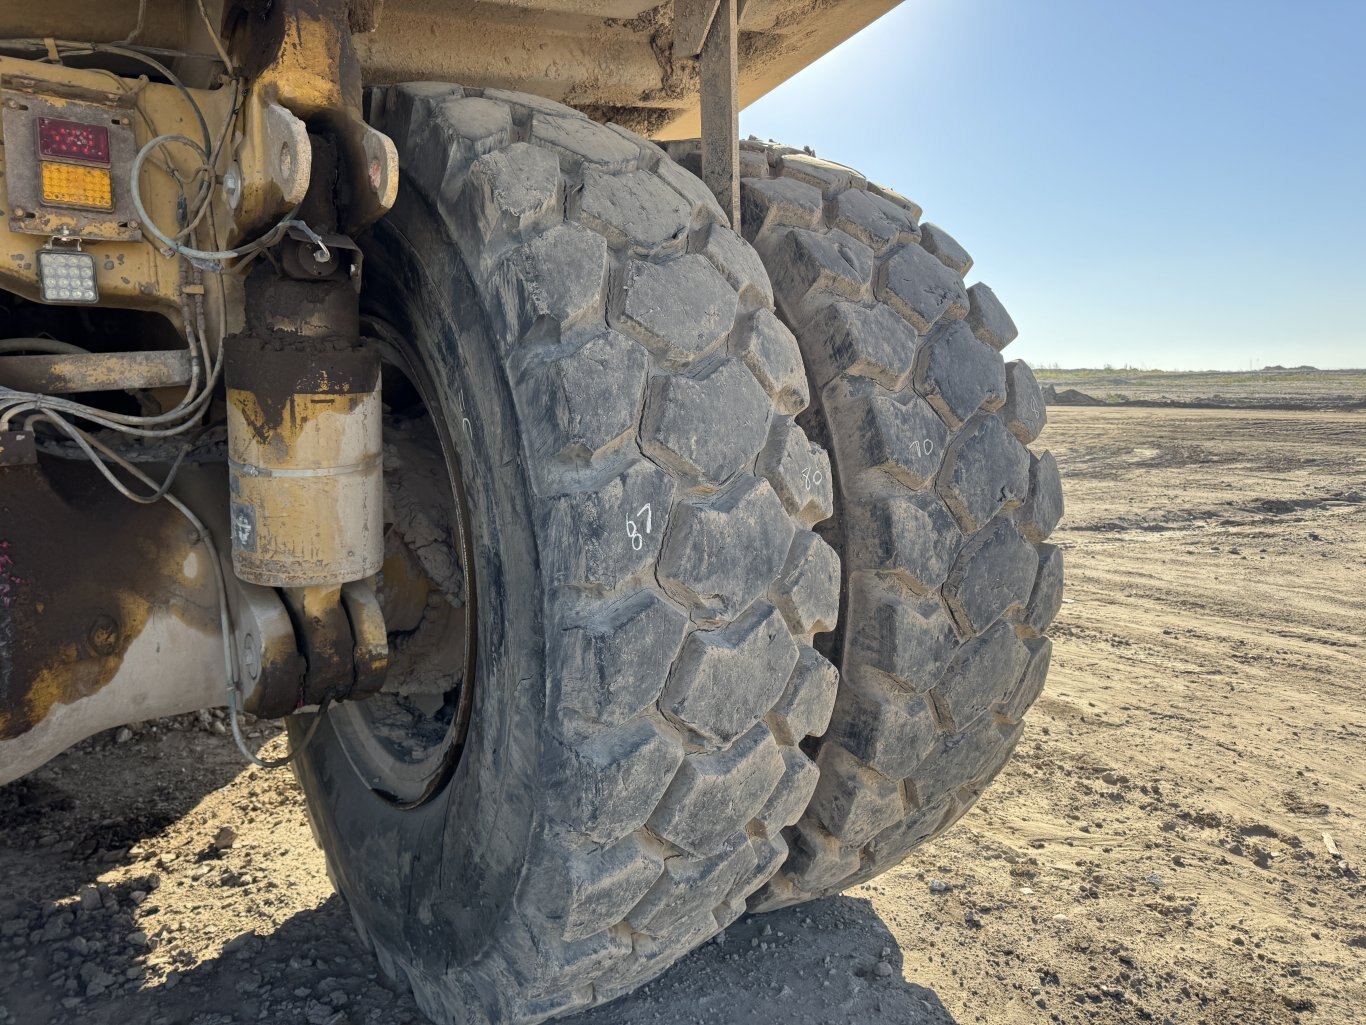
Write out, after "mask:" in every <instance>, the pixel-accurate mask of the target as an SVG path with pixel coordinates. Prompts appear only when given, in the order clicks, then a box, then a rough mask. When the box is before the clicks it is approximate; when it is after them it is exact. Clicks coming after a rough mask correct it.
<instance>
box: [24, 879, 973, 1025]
mask: <svg viewBox="0 0 1366 1025" xmlns="http://www.w3.org/2000/svg"><path fill="white" fill-rule="evenodd" d="M125 897H126V895H125V894H123V893H121V892H118V888H114V892H112V894H111V906H114V905H115V904H118V903H119V902H121V901H122V900H123V899H124V898H125ZM83 931H84V930H82V929H81V928H80V924H79V922H78V923H77V926H76V930H75V932H76V933H81V932H83ZM86 934H87V935H89V933H88V932H86ZM67 935H70V934H69V933H68V934H67ZM111 939H112V937H111ZM100 946H101V944H99V942H98V941H96V942H94V943H92V944H91V945H90V949H91V954H90V955H89V956H87V957H85V958H84V959H83V960H82V962H81V964H80V967H79V969H78V972H77V973H76V974H75V978H77V979H79V980H80V982H79V985H76V986H67V987H66V988H65V989H61V988H59V987H55V986H52V985H51V984H50V983H47V982H45V981H44V980H45V978H46V977H48V976H49V975H50V974H51V973H53V972H60V971H62V970H63V967H64V966H65V970H66V971H67V973H68V974H71V965H70V962H69V961H67V959H66V957H64V956H61V955H58V956H57V958H56V959H55V960H54V958H53V956H52V955H53V952H54V951H58V950H62V949H63V947H62V945H60V944H59V945H54V946H53V947H51V948H49V950H48V954H47V956H46V957H40V958H39V959H38V960H37V961H35V962H34V963H32V965H31V966H30V967H31V970H32V972H33V975H34V978H33V979H32V981H31V982H30V983H29V985H27V986H24V985H20V986H18V987H16V988H15V989H14V990H11V992H9V993H8V994H7V995H6V1001H7V1002H8V1003H9V1010H10V1014H11V1015H12V1017H11V1018H10V1021H12V1022H28V1021H33V1022H38V1021H54V1022H58V1023H65V1022H81V1023H91V1025H128V1023H129V1022H137V1023H138V1025H247V1023H256V1022H261V1021H265V1022H272V1023H278V1022H300V1023H309V1025H422V1023H424V1022H425V1021H426V1019H425V1017H424V1016H423V1015H422V1013H421V1012H420V1011H419V1010H418V1009H417V1006H416V1005H415V1004H414V1002H413V999H412V996H411V995H410V994H409V993H408V992H407V990H406V988H403V987H396V986H394V985H393V984H391V983H389V982H388V981H387V980H385V978H384V977H383V976H382V975H381V974H380V973H379V972H378V970H377V966H376V965H375V962H374V960H373V958H372V956H371V954H370V952H369V950H367V949H366V948H365V947H364V945H363V944H362V943H361V942H360V940H359V938H358V937H357V936H356V934H355V931H354V929H353V928H352V925H351V921H350V916H349V915H348V914H347V912H346V909H345V907H344V905H343V903H342V901H341V899H340V898H338V897H336V896H333V897H331V898H329V899H328V900H327V901H326V902H325V903H324V904H322V905H321V906H320V907H318V908H316V909H313V910H310V911H304V912H300V913H299V914H296V915H294V916H293V917H291V918H289V919H288V920H286V921H285V922H284V923H283V924H282V925H281V926H280V927H279V928H278V929H277V930H275V932H273V933H271V934H269V935H264V936H261V935H255V934H252V933H245V934H242V935H240V936H237V937H234V938H232V939H230V940H229V941H228V943H227V944H226V946H225V947H224V949H223V952H222V953H221V954H220V955H219V956H218V957H215V958H213V959H210V960H207V961H203V962H200V963H199V964H197V965H194V966H193V967H187V968H186V969H184V970H183V971H176V972H174V973H172V975H171V976H169V977H164V978H162V979H160V980H159V981H157V982H155V983H151V984H144V986H143V988H135V989H133V991H132V992H127V988H128V987H127V984H125V985H124V987H123V989H124V992H123V993H122V994H120V995H115V993H116V992H117V988H115V991H114V992H110V993H108V994H105V993H100V992H96V993H95V994H94V995H93V996H87V995H86V987H87V986H88V984H89V981H91V980H93V981H95V982H96V984H97V986H98V985H99V983H100V982H101V981H102V980H106V979H108V980H115V979H117V980H119V981H120V982H122V980H123V979H124V978H125V977H132V976H136V974H137V972H138V965H137V962H138V959H137V958H132V959H130V958H128V957H127V956H118V955H117V953H116V952H117V951H119V950H120V949H121V945H120V944H118V943H117V942H112V943H108V944H107V945H105V949H106V950H107V951H108V954H107V955H103V956H102V955H101V953H100V952H99V951H98V948H99V947H100ZM65 949H67V950H69V947H66V948H65ZM879 965H882V966H885V967H882V968H879ZM901 968H902V957H901V952H900V950H899V949H898V948H897V946H896V942H895V941H894V940H893V938H892V935H891V933H890V931H888V929H887V927H886V925H885V924H884V923H883V922H882V920H881V919H879V918H878V916H877V915H876V914H875V913H874V912H873V909H872V906H871V905H870V903H869V902H868V901H866V900H861V899H855V898H851V897H833V898H829V899H827V900H824V901H820V902H817V903H814V904H809V905H802V906H799V907H796V908H788V909H784V910H781V911H776V912H772V913H770V914H766V915H751V916H747V917H745V918H743V919H741V920H740V921H738V922H736V923H735V924H733V925H732V926H731V927H730V928H729V929H727V930H726V931H725V933H724V934H723V936H722V938H721V939H720V940H719V941H717V940H713V941H711V942H709V943H707V944H705V945H703V946H702V947H701V948H700V949H698V950H696V951H694V952H692V953H691V954H689V955H688V956H687V957H685V958H683V960H681V961H679V962H678V963H677V964H675V965H674V966H673V967H672V968H670V969H669V970H668V971H666V972H665V973H664V974H663V975H662V976H660V977H659V978H658V979H656V980H655V981H653V982H651V983H649V984H648V985H646V986H644V987H642V988H641V989H638V990H636V991H635V992H634V993H630V994H628V995H626V996H624V997H622V998H621V999H619V1000H616V1001H614V1002H612V1003H610V1004H607V1005H604V1006H602V1007H597V1008H593V1009H592V1010H589V1011H586V1012H582V1013H579V1014H577V1015H573V1016H571V1017H568V1018H564V1019H561V1020H562V1021H564V1022H565V1023H566V1025H608V1023H610V1025H644V1023H647V1022H648V1023H650V1025H661V1023H662V1025H669V1023H679V1025H681V1023H685V1022H686V1023H687V1025H693V1023H712V1022H714V1023H716V1025H731V1023H741V1022H761V1021H762V1022H771V1021H774V1020H775V1019H780V1020H782V1021H783V1022H784V1025H827V1023H830V1022H844V1021H848V1022H859V1023H860V1025H865V1023H866V1025H956V1023H955V1019H954V1018H953V1016H952V1015H951V1014H950V1013H949V1012H948V1011H947V1010H946V1009H945V1007H944V1005H943V1003H942V1002H941V1001H940V1000H939V997H938V996H937V995H936V994H935V993H934V992H933V991H932V990H930V989H927V988H926V987H923V986H919V985H916V984H915V983H913V982H907V981H906V980H904V979H903V978H902V974H901ZM130 972H131V975H130ZM134 985H137V984H136V983H134Z"/></svg>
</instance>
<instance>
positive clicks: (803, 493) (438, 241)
mask: <svg viewBox="0 0 1366 1025" xmlns="http://www.w3.org/2000/svg"><path fill="white" fill-rule="evenodd" d="M368 104H369V107H368V110H369V116H370V119H371V121H372V122H373V123H374V124H375V125H376V126H377V127H378V128H379V129H380V130H382V131H384V132H385V133H387V134H388V135H389V136H390V137H391V138H393V139H394V140H395V141H396V143H397V144H398V147H399V151H400V154H401V168H402V174H403V185H402V187H401V189H400V195H399V200H398V204H397V206H396V208H395V209H394V211H393V212H392V213H391V214H390V215H389V216H388V217H387V218H385V219H384V220H383V221H382V222H381V223H380V224H379V225H378V226H377V227H376V228H375V230H374V231H373V235H372V237H370V238H369V239H368V240H367V241H365V242H364V249H365V253H366V260H365V275H366V285H365V289H364V292H363V305H364V308H365V312H366V313H367V315H369V316H370V317H372V318H374V320H375V321H376V322H379V321H383V322H385V323H387V324H388V325H389V328H388V329H387V331H388V333H389V334H390V335H391V336H392V337H394V338H398V339H402V340H406V344H407V346H408V349H409V358H410V359H411V361H412V363H413V365H414V366H415V367H416V370H417V373H418V374H419V376H422V377H424V378H425V379H426V380H427V382H428V384H427V389H428V391H429V403H428V404H429V405H431V406H432V407H434V409H435V410H436V412H438V413H439V414H440V416H441V417H442V418H443V419H444V421H445V422H446V423H448V424H449V425H451V427H452V430H451V431H450V432H449V433H450V439H451V444H452V445H453V448H454V450H455V454H456V455H457V456H458V463H459V467H460V474H461V476H462V478H463V487H464V492H465V502H466V505H467V507H468V521H467V522H468V529H469V531H470V533H471V535H472V542H473V543H472V545H471V548H472V551H473V552H474V558H473V562H474V565H472V566H469V567H466V568H465V574H466V576H467V577H468V578H469V580H470V581H471V583H470V591H471V595H472V597H473V599H474V600H475V602H476V606H477V620H476V622H475V624H474V630H475V636H476V637H477V642H476V648H475V652H474V671H473V705H472V710H471V717H470V725H469V729H468V735H467V736H466V737H465V738H464V741H463V753H462V754H461V756H460V759H459V762H458V764H457V765H456V766H455V769H454V771H453V775H452V776H451V777H450V779H449V782H448V783H446V784H445V786H444V788H441V789H440V790H439V791H438V792H437V793H435V794H434V795H432V796H431V797H430V799H428V800H425V801H422V802H420V803H416V802H409V803H410V804H413V805H414V806H409V807H403V806H401V805H400V803H398V802H395V801H394V800H392V799H386V796H385V794H384V793H382V792H381V791H383V790H384V781H383V780H377V779H366V778H363V776H362V774H361V773H360V772H358V771H357V770H356V769H355V768H353V764H354V759H353V758H352V757H351V756H350V755H349V754H348V749H347V746H346V740H345V737H344V736H342V733H343V732H344V731H343V729H342V726H341V725H339V724H341V723H343V721H344V720H343V718H342V716H343V715H344V714H345V710H346V706H340V707H339V708H338V709H334V710H333V712H332V713H329V715H328V716H327V717H326V718H325V720H324V723H323V725H322V728H321V729H320V730H319V732H318V735H317V737H316V738H315V740H314V741H313V743H312V744H311V745H309V746H308V747H307V748H306V749H305V750H304V751H303V752H302V755H301V757H300V759H299V762H298V774H299V777H300V779H301V781H302V785H303V787H304V790H305V791H306V793H307V796H308V807H309V814H310V816H311V819H312V822H313V825H314V829H315V832H316V834H317V836H318V837H319V839H320V842H321V844H322V846H323V848H324V850H325V852H326V856H327V862H328V866H329V870H330V872H331V875H332V877H333V880H334V883H335V885H336V887H337V889H338V890H339V892H340V893H341V894H342V895H343V896H344V897H345V899H346V901H347V903H348V904H349V906H350V909H351V911H352V913H353V916H354V918H355V921H356V923H357V925H358V927H359V928H360V930H361V931H362V933H363V935H364V936H365V937H366V938H367V939H368V941H369V943H370V944H371V945H372V946H373V948H374V950H375V953H376V954H377V956H378V959H379V961H380V964H381V966H382V968H383V969H384V971H385V972H386V973H387V974H388V975H389V976H391V977H395V978H397V979H402V980H406V981H407V983H408V984H410V985H411V987H412V990H413V993H414V996H415V997H416V999H417V1002H418V1004H419V1005H420V1006H421V1008H422V1009H423V1010H424V1011H425V1012H426V1013H427V1014H428V1015H430V1016H431V1017H433V1018H434V1019H436V1020H438V1021H444V1022H462V1023H463V1022H475V1023H493V1022H498V1023H503V1022H519V1023H521V1022H534V1021H539V1020H542V1019H544V1018H547V1017H549V1016H551V1015H556V1014H561V1013H564V1012H567V1011H570V1010H572V1009H575V1008H580V1007H584V1006H588V1005H591V1004H594V1003H598V1002H601V1001H605V1000H609V999H611V998H612V997H613V996H615V995H618V994H621V993H625V992H627V991H629V990H631V989H633V988H634V987H636V986H638V985H640V984H641V983H642V982H645V981H647V980H649V979H650V978H652V977H654V976H655V975H657V974H659V973H660V972H661V971H663V970H664V969H665V968H666V967H668V966H669V965H670V964H671V963H672V962H673V961H674V960H675V959H676V958H678V957H679V956H680V955H682V954H683V953H685V952H687V951H689V950H691V949H692V948H693V947H695V946H696V945H697V944H699V943H701V942H703V941H704V940H706V939H707V938H708V937H710V936H712V935H713V934H715V933H716V932H717V931H718V930H719V929H721V928H723V927H724V926H726V925H727V924H729V923H730V922H731V921H732V920H734V919H735V918H736V917H737V916H738V915H740V914H741V913H742V911H743V910H744V908H745V906H746V900H747V898H748V897H749V896H750V895H751V894H752V893H753V892H754V891H755V890H756V889H757V888H758V887H760V886H762V885H763V884H764V883H765V882H766V881H767V880H768V879H769V878H770V877H771V876H772V875H773V873H774V872H776V871H777V869H778V867H779V866H780V865H781V864H782V863H783V861H784V859H786V857H787V854H788V851H787V843H786V841H785V839H784V837H783V830H784V828H786V827H787V826H789V825H791V824H792V823H793V822H795V821H796V820H797V819H798V817H799V816H800V815H801V814H802V811H803V810H804V809H805V807H806V806H807V804H808V803H809V800H810V796H811V794H812V792H813V790H814V788H815V786H816V781H817V771H816V768H815V766H814V764H813V763H812V761H811V760H810V758H809V757H808V756H807V755H806V754H805V753H804V752H803V751H802V750H801V748H800V747H799V744H800V742H801V741H802V740H803V738H805V737H807V736H808V735H810V734H819V733H822V732H824V730H825V727H826V724H827V722H828V718H829V715H830V709H831V707H832V705H833V702H834V692H835V685H836V674H835V671H834V669H833V667H831V666H830V665H829V663H828V662H826V660H825V659H823V658H822V657H821V656H820V655H818V654H817V653H816V651H815V650H814V648H813V647H812V646H811V644H812V640H813V636H814V635H815V634H816V633H817V632H822V631H828V630H830V629H832V628H833V626H834V624H835V620H836V616H837V612H838V587H839V564H838V559H837V558H836V556H835V554H834V552H833V551H832V550H831V549H830V548H829V547H828V546H827V545H826V543H825V542H824V541H822V540H821V539H820V538H819V537H818V536H817V535H816V534H815V533H813V531H812V529H811V528H812V527H813V526H814V525H815V523H816V522H818V521H820V520H822V519H824V518H825V517H827V516H828V515H829V514H830V510H831V502H832V495H831V491H830V486H829V483H828V481H829V462H828V459H827V457H826V455H825V454H824V452H823V450H821V449H820V448H819V447H817V446H814V445H812V444H810V443H809V442H808V441H807V440H806V438H805V436H804V434H803V432H802V429H801V428H800V427H798V426H797V425H796V423H795V422H794V417H795V416H796V414H797V413H799V412H800V411H801V410H802V409H803V408H804V407H805V406H806V405H807V401H808V393H807V386H806V379H805V376H804V373H803V370H802V366H801V358H800V353H799V352H798V350H797V347H796V343H795V342H794V340H793V339H792V336H791V334H790V333H789V332H788V331H787V329H786V328H784V327H783V326H782V325H781V324H780V323H779V322H778V321H777V319H776V318H775V316H774V314H773V312H772V295H771V290H770V287H769V284H768V280H767V276H766V275H765V273H764V270H763V267H762V266H761V265H760V263H759V260H758V257H757V256H756V255H755V253H754V252H753V250H752V249H751V248H750V247H749V245H748V244H747V243H745V242H743V241H742V240H741V239H740V238H739V237H738V236H737V235H735V234H734V233H733V232H732V231H731V230H730V228H729V227H728V226H727V225H726V224H725V220H724V217H723V215H722V213H721V211H720V209H719V207H718V206H717V205H716V203H715V202H714V200H713V199H712V197H711V196H710V195H709V194H708V193H707V191H706V190H705V189H704V188H703V187H702V185H701V183H700V182H698V181H697V180H696V179H695V178H694V177H693V176H692V175H690V174H688V173H686V172H684V171H683V170H682V169H681V168H679V167H678V166H677V165H675V164H674V163H673V162H672V161H670V160H669V159H668V158H667V157H666V156H664V154H663V153H662V151H660V150H659V149H657V148H656V147H655V146H653V145H652V144H650V143H648V142H645V141H644V140H642V139H640V138H638V137H636V136H634V135H632V134H630V133H629V132H626V131H624V130H621V129H619V128H616V127H614V126H603V125H599V124H595V123H593V122H591V121H589V120H588V119H587V118H585V117H583V116H582V115H580V114H578V113H576V112H575V111H573V110H571V109H569V108H567V107H563V106H561V105H559V104H556V103H552V102H549V101H544V100H540V99H538V98H535V97H532V96H526V95H520V94H513V93H505V92H500V91H494V90H487V91H483V92H480V91H477V90H469V89H463V90H462V89H461V88H459V87H456V86H451V85H445V84H434V83H433V84H413V85H402V86H395V87H390V88H383V89H376V90H374V91H373V92H372V93H371V94H370V96H369V98H368ZM387 462H388V457H387V456H386V464H387ZM397 486H398V489H399V497H400V498H401V496H402V492H403V489H404V488H405V486H406V485H405V483H404V480H403V479H402V478H398V479H397ZM437 540H438V541H439V540H440V539H439V538H438V539H437ZM363 704H364V703H363V702H359V703H353V708H360V707H361V706H363ZM334 724H337V725H334ZM303 728H304V724H298V725H297V726H296V728H295V729H294V733H295V735H296V739H297V738H298V736H299V735H301V733H302V730H303ZM348 728H349V727H348Z"/></svg>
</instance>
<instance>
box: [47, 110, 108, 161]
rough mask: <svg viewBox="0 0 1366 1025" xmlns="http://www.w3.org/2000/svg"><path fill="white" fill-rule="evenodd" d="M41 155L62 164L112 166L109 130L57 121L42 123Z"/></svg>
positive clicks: (99, 126) (48, 120)
mask: <svg viewBox="0 0 1366 1025" xmlns="http://www.w3.org/2000/svg"><path fill="white" fill-rule="evenodd" d="M38 153H39V155H40V156H44V157H56V158H57V159H58V160H62V159H65V160H84V161H86V162H87V163H91V164H104V165H105V166H106V167H107V166H108V165H109V129H108V128H105V127H104V126H103V125H83V124H81V123H80V122H79V121H62V120H60V119H59V118H55V117H40V118H39V119H38Z"/></svg>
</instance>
